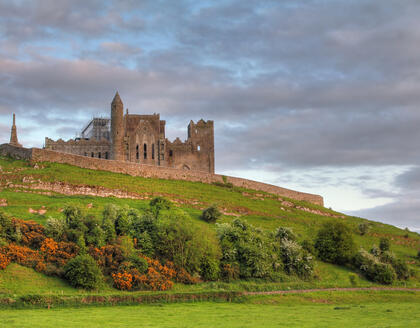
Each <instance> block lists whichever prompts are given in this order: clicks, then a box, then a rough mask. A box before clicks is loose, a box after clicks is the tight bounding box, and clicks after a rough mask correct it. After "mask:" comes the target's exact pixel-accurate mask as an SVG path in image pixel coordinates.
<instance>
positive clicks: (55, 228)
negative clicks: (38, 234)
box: [45, 217, 66, 241]
mask: <svg viewBox="0 0 420 328" xmlns="http://www.w3.org/2000/svg"><path fill="white" fill-rule="evenodd" d="M65 231H66V224H65V221H64V220H62V219H55V218H51V217H50V218H48V219H47V222H46V224H45V233H46V235H47V236H48V237H51V238H53V239H54V240H57V241H61V240H62V238H63V235H64V233H65Z"/></svg>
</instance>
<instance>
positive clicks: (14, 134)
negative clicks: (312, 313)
mask: <svg viewBox="0 0 420 328" xmlns="http://www.w3.org/2000/svg"><path fill="white" fill-rule="evenodd" d="M10 144H11V145H12V146H16V147H22V145H21V144H20V143H19V141H18V137H17V130H16V115H15V114H13V125H12V132H11V134H10Z"/></svg>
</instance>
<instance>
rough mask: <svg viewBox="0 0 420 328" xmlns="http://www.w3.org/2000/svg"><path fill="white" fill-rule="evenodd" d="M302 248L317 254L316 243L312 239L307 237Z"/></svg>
mask: <svg viewBox="0 0 420 328" xmlns="http://www.w3.org/2000/svg"><path fill="white" fill-rule="evenodd" d="M302 248H303V249H304V250H305V251H307V252H308V253H309V254H315V247H314V244H313V243H312V242H311V241H310V240H307V239H305V240H304V241H303V242H302Z"/></svg>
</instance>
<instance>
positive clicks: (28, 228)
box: [12, 219, 45, 248]
mask: <svg viewBox="0 0 420 328" xmlns="http://www.w3.org/2000/svg"><path fill="white" fill-rule="evenodd" d="M12 223H13V225H14V226H15V231H16V233H15V236H17V235H18V236H19V237H16V238H15V240H16V241H19V242H20V243H21V244H22V245H24V246H29V247H32V248H39V247H40V246H41V243H42V242H43V240H44V239H45V229H44V227H43V226H42V225H40V224H38V223H36V222H34V221H23V220H19V219H13V220H12Z"/></svg>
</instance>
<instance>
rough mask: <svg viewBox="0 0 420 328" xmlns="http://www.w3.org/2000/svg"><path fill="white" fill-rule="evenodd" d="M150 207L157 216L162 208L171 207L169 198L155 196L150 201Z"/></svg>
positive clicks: (167, 208)
mask: <svg viewBox="0 0 420 328" xmlns="http://www.w3.org/2000/svg"><path fill="white" fill-rule="evenodd" d="M149 205H150V209H151V211H152V213H153V215H154V216H155V218H157V217H158V216H159V214H160V212H161V211H162V210H169V209H171V207H172V203H171V201H170V200H168V199H166V198H165V197H156V198H153V199H152V200H151V201H150V204H149Z"/></svg>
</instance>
